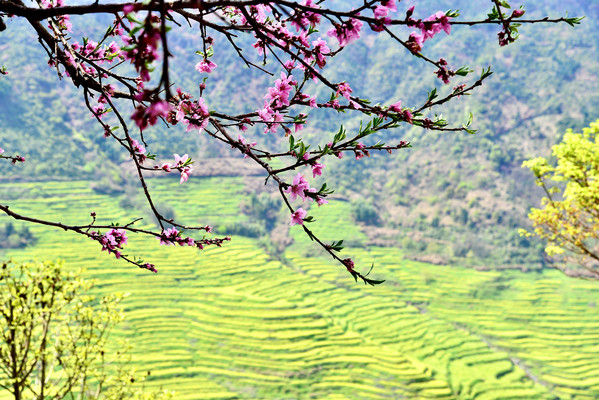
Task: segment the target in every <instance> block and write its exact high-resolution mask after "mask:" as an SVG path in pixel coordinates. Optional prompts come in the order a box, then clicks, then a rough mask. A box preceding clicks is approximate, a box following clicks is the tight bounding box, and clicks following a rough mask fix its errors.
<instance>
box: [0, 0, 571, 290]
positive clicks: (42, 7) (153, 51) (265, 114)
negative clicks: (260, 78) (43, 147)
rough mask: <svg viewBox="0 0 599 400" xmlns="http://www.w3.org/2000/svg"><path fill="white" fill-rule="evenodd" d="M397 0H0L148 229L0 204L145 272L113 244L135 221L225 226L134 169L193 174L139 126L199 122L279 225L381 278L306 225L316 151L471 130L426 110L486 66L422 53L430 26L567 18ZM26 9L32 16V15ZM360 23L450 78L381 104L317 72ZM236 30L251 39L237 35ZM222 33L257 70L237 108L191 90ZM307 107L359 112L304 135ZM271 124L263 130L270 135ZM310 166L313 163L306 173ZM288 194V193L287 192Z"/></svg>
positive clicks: (321, 189)
mask: <svg viewBox="0 0 599 400" xmlns="http://www.w3.org/2000/svg"><path fill="white" fill-rule="evenodd" d="M352 5H353V6H354V8H351V6H352ZM401 5H402V4H400V3H396V2H395V1H394V0H385V1H373V2H368V3H359V2H356V4H350V5H347V4H346V5H336V4H333V3H331V4H328V3H327V2H324V1H323V2H313V1H311V0H306V1H303V2H301V3H300V2H287V1H283V2H274V3H272V2H261V1H258V2H250V3H247V2H244V1H203V2H200V3H198V2H195V1H192V2H186V1H182V2H167V1H164V0H152V1H150V2H144V3H129V2H124V3H110V4H99V3H93V4H89V5H74V6H67V5H64V4H63V2H62V1H61V0H44V1H40V2H38V3H37V5H36V6H28V5H25V4H24V3H22V2H21V1H20V0H3V1H1V2H0V18H2V20H3V21H4V20H6V19H7V18H13V19H14V18H23V19H26V20H27V21H28V23H29V24H30V25H31V27H32V28H33V29H34V30H35V32H36V34H37V35H38V37H39V40H40V43H41V45H42V46H43V47H44V49H45V50H46V52H47V55H48V59H49V60H48V63H49V65H50V67H52V69H53V70H54V71H55V72H56V73H57V74H58V76H59V77H60V78H65V79H69V80H70V81H71V82H72V83H73V84H74V85H75V86H76V87H79V88H80V89H81V90H82V92H83V97H84V104H85V107H86V108H87V109H88V111H89V112H90V113H91V115H92V116H93V118H94V119H95V120H96V121H97V123H98V124H99V130H100V134H101V135H103V136H104V137H106V138H107V139H111V140H113V141H114V142H115V143H116V145H118V146H119V147H120V148H121V149H122V151H123V152H124V153H126V154H128V155H129V156H130V158H131V164H132V168H131V169H132V170H133V174H134V175H135V176H136V177H137V179H138V180H139V182H140V186H141V189H142V190H143V193H144V196H145V199H146V202H147V206H148V207H149V209H150V210H151V212H152V214H153V215H154V217H155V219H156V221H157V222H158V229H157V230H149V229H146V228H141V227H139V224H138V221H139V218H134V219H132V220H131V221H129V222H128V223H125V224H119V223H116V222H113V223H111V224H104V223H97V217H98V216H97V215H96V214H95V212H93V211H92V212H91V214H90V220H91V221H90V222H89V223H87V224H79V225H74V224H66V223H61V222H56V221H45V220H40V219H37V218H35V216H27V215H22V214H21V213H19V212H16V211H14V209H9V205H6V204H0V210H1V211H3V212H4V213H6V214H7V215H9V216H11V217H13V218H16V219H21V220H25V221H29V222H33V223H40V224H45V225H50V226H54V227H56V228H60V229H63V230H66V231H71V232H75V233H78V234H81V235H84V236H87V237H89V238H90V239H92V240H94V241H97V242H98V243H99V244H100V246H101V249H102V250H103V251H106V252H107V253H109V254H112V255H114V256H115V257H116V258H118V259H122V260H124V261H126V262H129V263H131V264H134V265H136V266H138V267H140V268H144V269H147V270H150V271H154V272H156V267H155V266H154V265H153V264H152V263H151V262H146V261H144V260H143V259H142V258H141V257H136V256H131V255H129V254H128V253H126V252H125V248H126V247H125V246H126V245H127V244H128V235H131V234H138V235H148V236H152V237H155V238H156V239H158V242H159V243H160V244H161V245H179V246H192V247H195V248H198V249H200V250H201V249H203V248H204V247H205V246H210V245H217V246H220V245H222V244H223V243H224V242H226V241H228V240H230V238H229V237H228V236H226V237H215V238H213V237H206V236H205V235H203V236H200V235H201V233H206V234H209V233H211V231H212V228H211V227H210V226H207V225H204V226H197V225H187V224H184V223H182V222H179V221H176V220H173V219H172V218H169V217H168V216H165V215H163V214H162V213H161V212H160V211H159V209H158V208H157V206H156V204H155V203H154V201H153V199H152V196H151V193H150V191H149V189H148V186H147V184H146V176H147V175H148V174H151V173H156V172H160V173H164V174H168V173H177V174H178V176H180V182H181V184H184V183H185V182H186V181H187V180H188V179H189V178H190V176H193V169H194V165H193V163H194V161H193V160H192V159H191V158H190V157H189V156H188V154H183V155H180V154H179V153H183V151H179V153H174V154H173V155H172V157H171V158H170V159H169V157H168V156H167V155H165V154H160V155H158V154H153V153H152V152H151V151H150V150H151V149H152V148H153V146H154V144H153V142H152V139H151V138H152V136H151V134H149V133H150V132H152V129H156V126H157V125H159V124H162V123H164V124H165V125H166V126H169V127H174V126H176V125H179V127H183V128H184V129H185V131H186V132H190V134H200V135H205V136H208V137H210V138H211V139H213V140H214V141H215V142H220V143H224V144H226V145H228V146H230V147H232V148H233V150H234V151H235V152H237V153H239V154H241V155H243V156H244V157H245V158H246V159H248V162H250V163H254V164H256V165H257V166H258V167H259V168H261V169H262V170H263V172H264V176H265V181H266V182H267V183H269V182H270V183H271V184H274V186H275V187H276V189H277V190H278V192H279V193H280V195H281V199H282V200H283V203H284V206H285V207H286V208H287V210H288V218H289V225H291V226H294V225H298V226H301V228H302V229H303V231H304V232H305V233H306V234H307V235H308V236H309V237H310V239H312V240H313V241H314V242H315V243H316V244H318V245H320V246H321V247H322V248H323V249H324V250H325V251H326V252H327V253H328V254H329V255H330V256H331V257H333V258H334V259H335V260H337V261H339V262H340V263H341V265H343V266H344V267H345V268H346V269H347V271H348V272H349V273H350V274H351V275H352V276H353V277H354V278H355V279H356V280H358V279H361V280H362V281H363V282H364V283H367V284H378V283H381V282H382V280H380V279H372V278H370V277H368V273H363V272H360V271H359V270H358V269H357V268H356V267H355V266H354V262H353V260H352V259H351V258H350V257H345V256H341V255H340V252H341V251H342V249H343V238H339V239H337V240H334V241H332V242H325V241H323V240H322V239H320V238H319V237H317V236H316V235H315V234H314V232H313V231H312V230H311V229H310V228H309V227H308V224H309V223H311V222H314V218H313V217H312V216H310V215H309V213H308V210H306V209H307V208H308V205H309V204H310V203H313V204H316V205H318V206H322V205H324V204H326V203H327V202H328V200H327V197H328V196H329V195H330V194H331V193H333V189H332V187H331V185H327V183H326V182H324V181H323V180H322V179H324V178H322V177H324V176H326V167H325V160H327V159H330V158H331V157H334V158H338V159H341V158H343V157H344V155H351V156H354V157H355V158H356V159H357V160H360V159H363V158H364V157H369V156H370V155H371V153H374V152H377V153H378V152H383V153H384V152H389V153H391V152H393V151H396V150H401V149H405V148H407V147H409V146H410V143H409V142H408V141H405V140H398V141H396V142H394V143H391V144H387V143H386V140H385V136H384V135H383V133H384V132H386V131H388V130H391V129H396V128H399V127H402V126H416V127H420V128H422V129H424V130H431V131H439V132H467V133H474V129H472V127H471V123H472V115H471V114H470V115H469V116H467V117H466V119H465V120H464V121H458V120H457V119H458V118H454V119H446V118H445V117H443V116H442V115H441V114H440V113H437V110H438V109H439V108H440V106H442V105H444V104H446V103H449V102H451V101H454V100H455V99H457V98H459V97H460V96H465V95H469V94H471V93H472V92H473V91H475V90H476V89H477V88H478V87H480V86H481V85H482V84H483V82H484V81H485V80H486V79H487V78H488V77H489V76H491V74H492V71H491V68H490V67H488V66H481V67H479V68H478V71H476V72H475V70H474V69H471V68H470V67H469V66H466V65H464V66H461V67H454V66H453V65H451V64H450V63H451V60H446V59H445V58H443V57H440V58H438V59H437V58H436V57H435V58H431V57H428V56H427V55H426V52H425V49H426V47H427V46H428V43H429V42H430V41H433V40H434V39H435V37H436V36H438V35H440V34H441V35H450V34H451V32H452V27H454V26H456V25H465V26H473V25H493V26H497V27H498V30H499V32H498V33H497V37H498V41H499V45H500V46H505V45H508V44H510V43H512V42H514V41H515V40H516V39H517V38H518V35H519V32H518V30H519V28H520V26H521V25H522V24H527V23H540V22H542V23H559V22H565V23H567V24H570V25H575V24H577V23H579V22H580V18H573V17H567V16H566V17H558V18H549V17H547V18H539V19H526V18H525V17H524V15H525V10H524V9H523V7H520V8H516V9H512V8H511V6H510V4H509V3H508V2H507V1H499V0H493V1H491V2H490V4H489V5H490V11H489V12H488V14H487V15H486V16H484V17H482V18H480V19H471V20H461V19H460V13H459V12H458V11H456V10H449V11H436V12H434V13H432V14H429V13H428V12H427V13H424V14H422V15H421V14H420V13H419V12H418V10H417V9H416V7H415V6H411V7H406V9H405V10H400V7H401ZM95 14H106V15H110V16H114V19H113V20H112V22H111V23H109V25H108V27H107V29H106V30H105V31H104V33H103V34H99V35H97V38H95V39H94V38H92V37H91V35H88V34H86V33H85V29H84V37H83V39H82V40H80V41H79V40H75V39H74V38H73V37H72V35H71V32H72V30H73V29H74V28H73V24H72V22H71V17H72V16H74V15H82V16H85V17H90V16H91V15H95ZM40 21H46V22H45V25H44V23H42V22H40ZM9 22H10V20H9ZM184 25H187V26H189V28H190V29H192V30H194V31H196V32H197V34H198V36H199V40H200V42H199V45H198V50H197V51H196V55H197V56H198V60H199V61H198V62H197V64H195V70H196V72H197V74H198V75H197V78H196V83H199V86H198V89H195V88H193V87H189V88H178V87H176V86H175V85H174V84H173V82H174V80H173V78H172V76H171V67H170V63H171V62H172V53H171V51H170V50H169V49H170V47H169V44H172V37H173V35H176V34H180V32H181V30H183V29H184V28H183V26H184ZM9 27H10V24H9V25H7V24H6V23H5V22H3V23H2V26H1V27H0V28H8V29H9ZM3 30H4V29H3ZM366 30H370V31H372V32H373V34H378V35H386V36H387V37H389V38H390V39H391V40H393V42H394V43H396V46H398V47H400V48H402V49H404V52H405V55H406V56H414V57H417V58H418V59H419V61H420V62H422V63H423V64H422V65H423V70H425V69H427V68H428V69H430V72H432V73H434V74H435V75H436V77H437V78H438V79H439V80H440V81H441V82H443V83H444V84H446V85H450V86H448V87H447V89H445V90H437V89H436V88H432V89H430V90H429V92H428V96H427V98H426V99H425V100H424V101H423V102H421V103H420V104H416V105H413V106H407V105H406V104H405V101H404V104H402V99H401V98H395V99H394V100H393V101H392V102H390V104H386V105H385V104H378V103H374V102H372V101H370V100H368V99H366V98H364V97H363V96H361V95H360V93H357V91H356V90H355V88H356V86H355V83H354V82H351V81H350V79H349V78H348V79H343V78H337V77H336V78H335V79H333V78H330V77H329V76H327V66H328V65H329V64H331V63H332V62H333V59H334V57H335V56H337V55H338V54H340V53H341V52H343V51H344V50H345V49H346V48H348V47H350V46H351V45H352V44H353V43H354V42H356V41H358V40H359V39H361V37H363V36H364V32H365V31H366ZM325 32H326V34H325ZM242 37H249V38H251V40H250V41H243V40H241V39H240V38H242ZM225 44H226V45H230V46H231V47H232V48H233V49H234V51H235V52H236V54H237V56H238V57H237V60H236V62H237V63H239V64H240V65H243V66H246V67H248V68H253V69H256V70H257V71H259V72H260V73H262V74H264V76H266V77H267V79H268V80H269V81H270V82H271V85H270V87H269V88H268V89H267V91H266V93H265V94H264V96H263V98H262V99H261V101H260V102H259V103H258V104H250V103H248V104H244V105H243V106H244V107H242V111H234V112H232V111H229V110H227V109H223V110H219V109H212V108H211V107H210V99H209V98H207V97H206V96H204V91H205V90H206V89H207V88H208V87H209V86H210V85H211V82H212V81H211V79H210V77H211V75H210V74H212V73H213V72H214V71H215V70H218V68H219V66H218V65H217V64H216V63H215V62H214V61H213V60H214V56H215V54H217V53H218V51H219V46H224V45H225ZM250 54H251V55H250ZM256 56H257V57H256ZM377 56H378V55H377ZM381 56H384V55H381ZM424 66H426V67H424ZM221 68H222V66H221ZM348 72H355V71H348ZM2 74H3V75H4V78H6V77H9V76H10V68H9V67H8V68H4V67H3V68H2ZM348 76H349V74H348ZM318 113H327V114H333V115H335V114H339V115H342V114H348V115H355V116H357V118H359V119H360V122H359V124H358V125H357V126H356V127H355V128H353V127H352V128H351V129H349V128H346V127H344V126H343V125H341V126H338V127H337V129H335V130H333V131H332V132H331V131H328V132H324V133H323V135H322V137H318V138H317V139H313V138H310V139H309V138H308V137H307V136H305V135H304V132H305V130H304V128H305V127H308V126H309V123H310V122H311V121H312V120H313V119H314V118H315V115H318ZM129 120H132V121H133V123H130V122H129ZM306 130H307V128H306ZM250 135H251V136H250ZM271 136H275V137H276V138H277V139H276V140H272V139H270V137H271ZM0 152H4V150H0ZM6 154H8V155H4V154H3V155H0V157H1V158H3V159H5V160H10V161H12V163H15V164H16V163H20V162H25V161H26V160H25V158H24V157H23V156H22V155H18V154H11V153H10V149H8V150H7V153H6ZM27 161H28V162H30V161H31V160H27ZM195 167H196V168H197V166H195ZM319 176H322V177H321V178H318V179H319V180H318V181H315V180H316V179H317V177H319ZM298 200H299V201H301V202H302V204H301V205H297V204H298ZM304 207H305V208H306V209H305V208H304ZM105 217H106V216H102V218H105Z"/></svg>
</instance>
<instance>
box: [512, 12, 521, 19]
mask: <svg viewBox="0 0 599 400" xmlns="http://www.w3.org/2000/svg"><path fill="white" fill-rule="evenodd" d="M523 15H524V10H514V11H513V12H512V17H513V18H520V17H521V16H523Z"/></svg>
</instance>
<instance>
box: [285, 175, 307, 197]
mask: <svg viewBox="0 0 599 400" xmlns="http://www.w3.org/2000/svg"><path fill="white" fill-rule="evenodd" d="M306 191H310V184H309V183H308V181H306V178H304V176H303V175H302V174H297V176H296V177H295V178H293V182H292V184H291V186H289V187H288V188H287V189H285V193H289V199H290V200H291V201H295V199H296V198H297V197H298V196H299V197H300V198H301V199H302V200H306V193H305V192H306Z"/></svg>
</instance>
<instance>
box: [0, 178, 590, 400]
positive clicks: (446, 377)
mask: <svg viewBox="0 0 599 400" xmlns="http://www.w3.org/2000/svg"><path fill="white" fill-rule="evenodd" d="M188 183H189V184H188V185H187V186H186V187H185V188H184V189H186V190H184V191H183V190H182V189H181V188H180V187H179V186H178V185H177V184H175V183H172V182H170V181H157V180H153V181H151V182H150V185H151V186H152V188H153V190H154V191H155V193H156V194H157V198H158V199H159V202H166V201H171V204H175V206H174V208H175V212H176V214H177V216H178V217H179V218H180V219H181V220H182V221H185V222H186V223H195V222H197V218H201V221H202V222H205V221H206V220H207V219H208V220H210V221H213V222H217V221H221V223H228V222H234V221H236V220H237V219H238V218H239V217H238V214H239V206H238V204H239V201H240V200H241V197H240V195H241V194H242V191H243V181H241V180H239V179H233V178H231V179H229V178H227V179H222V178H221V179H216V178H209V179H193V180H192V181H190V182H188ZM0 197H2V199H3V200H5V199H8V198H13V199H16V198H18V199H19V200H18V202H17V201H13V202H12V203H13V208H14V209H15V210H17V211H22V212H27V213H28V214H29V215H32V216H38V217H41V218H43V217H48V218H50V217H52V218H58V219H60V220H62V221H63V222H69V223H80V222H81V223H83V222H86V215H88V213H89V212H90V211H95V212H96V213H97V215H98V217H99V219H100V222H116V221H102V217H103V215H109V214H111V215H117V216H119V217H121V216H122V219H123V221H125V220H127V219H128V218H129V217H130V216H131V215H132V212H131V210H129V211H127V210H125V209H122V208H121V207H120V205H119V203H120V202H119V199H112V198H110V197H108V196H100V195H96V194H94V192H92V191H91V190H90V189H89V183H88V182H69V183H65V182H45V183H43V184H40V183H23V184H6V185H3V193H2V195H1V196H0ZM173 200H176V201H173ZM121 203H122V202H121ZM348 207H349V205H348V203H344V202H337V203H333V204H330V205H328V206H327V207H326V209H325V208H321V209H317V208H315V209H313V210H311V212H310V213H311V214H313V215H315V217H317V219H319V220H320V221H319V222H321V224H320V225H319V226H318V227H317V228H316V230H317V232H319V233H320V234H322V236H323V238H324V239H326V240H333V239H341V238H344V237H345V238H348V236H349V237H350V239H352V243H359V242H360V241H362V240H363V239H364V237H365V236H364V235H363V233H361V232H360V231H359V230H358V229H357V228H356V227H355V226H352V225H350V224H348V223H347V222H342V221H346V220H348V218H347V217H345V216H347V214H348ZM209 212H210V214H209ZM7 221H8V219H7V218H6V217H2V218H0V224H3V223H5V222H7ZM121 222H122V221H121ZM30 229H31V230H32V231H33V232H34V233H35V234H36V235H37V237H38V238H39V240H38V242H37V244H36V245H35V247H31V248H27V249H24V250H10V251H4V252H3V253H0V258H2V259H4V258H8V257H13V258H14V259H31V258H37V259H58V258H60V259H63V260H65V261H66V265H67V266H68V268H73V269H76V268H85V269H86V272H85V275H86V276H87V277H90V278H95V279H97V282H98V285H97V286H96V289H95V290H96V291H97V292H98V293H109V292H115V291H121V292H128V293H130V294H131V295H130V296H129V297H127V298H126V300H125V302H124V307H125V312H126V321H125V322H124V323H122V324H121V325H120V326H119V327H118V329H117V330H116V331H115V332H114V335H113V338H114V339H115V343H116V340H117V339H121V338H127V339H129V340H130V342H131V343H132V345H133V349H132V352H133V358H134V364H135V366H136V367H137V369H138V370H140V371H146V370H151V371H152V374H151V375H150V376H149V377H148V380H147V382H146V385H147V386H149V387H164V388H168V389H171V390H175V391H176V392H177V395H176V398H177V399H190V400H191V399H236V398H262V399H275V398H276V399H296V398H318V399H350V398H351V399H379V398H381V399H382V398H388V399H389V398H391V399H399V398H410V399H454V398H458V399H475V398H476V399H554V398H574V399H593V398H597V397H599V357H598V356H599V346H597V343H598V342H599V333H598V329H597V328H598V327H599V312H598V310H597V308H596V307H595V301H596V299H597V295H598V294H599V288H598V287H597V285H596V284H594V283H591V282H585V281H578V280H571V279H568V278H565V277H563V276H562V275H560V274H559V273H556V272H555V271H544V272H542V273H535V274H532V273H528V274H525V273H521V272H517V271H486V272H483V271H476V270H472V269H464V268H459V267H444V266H434V265H428V264H423V263H418V262H413V261H407V260H404V259H403V258H402V251H401V250H399V249H393V248H376V247H373V248H369V249H365V248H357V247H356V248H352V249H348V250H347V253H348V255H351V256H352V257H354V258H355V259H356V260H357V261H358V262H357V265H360V266H367V265H370V262H375V263H376V268H375V271H374V273H376V274H377V276H381V277H384V278H386V279H387V282H386V283H385V284H383V285H381V286H378V287H374V288H373V287H365V286H362V285H358V284H355V283H354V282H353V281H352V280H351V278H350V277H349V276H348V275H347V273H346V272H345V271H344V270H343V268H342V267H341V266H338V265H335V264H333V263H332V262H331V261H330V260H328V259H326V258H321V257H319V256H313V257H308V254H309V250H308V247H307V246H309V245H310V244H309V241H308V240H306V239H303V238H302V237H301V236H299V235H298V233H300V232H299V231H300V229H299V228H297V229H295V228H292V230H291V236H292V237H294V239H295V245H294V246H292V247H291V248H290V249H289V250H288V251H287V252H286V253H285V254H283V255H282V257H280V259H279V260H274V259H272V258H271V257H270V256H269V255H268V254H266V253H265V252H264V251H263V250H262V249H261V248H260V246H259V244H258V242H257V241H256V240H252V239H249V238H243V237H234V240H233V241H232V242H230V243H228V244H227V245H226V246H224V247H222V248H208V249H206V250H205V251H203V252H201V253H198V252H197V251H194V250H192V249H185V248H166V247H161V246H158V245H157V242H156V241H155V240H130V245H129V246H128V247H129V249H128V251H129V253H130V254H138V255H142V254H143V255H144V256H146V259H147V260H148V261H151V262H154V263H156V265H157V266H158V268H159V274H157V275H154V274H150V273H146V272H145V271H141V270H137V269H134V268H131V267H129V266H127V265H125V264H124V263H121V262H118V261H117V260H115V259H114V258H113V257H110V256H107V255H106V254H102V253H100V252H99V246H98V244H97V243H94V242H92V241H91V240H86V239H85V238H80V237H77V236H75V235H70V234H64V233H60V232H57V231H54V230H51V229H47V228H45V227H41V226H31V227H30Z"/></svg>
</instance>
